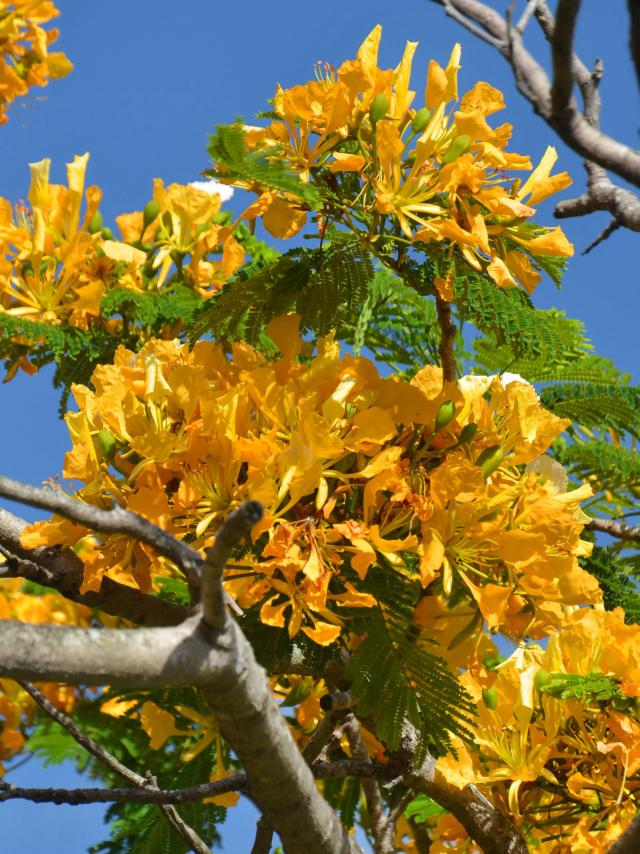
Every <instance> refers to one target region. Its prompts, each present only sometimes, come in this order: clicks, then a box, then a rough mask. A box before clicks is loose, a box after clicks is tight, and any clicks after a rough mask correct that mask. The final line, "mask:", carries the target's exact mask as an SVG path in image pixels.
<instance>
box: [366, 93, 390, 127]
mask: <svg viewBox="0 0 640 854" xmlns="http://www.w3.org/2000/svg"><path fill="white" fill-rule="evenodd" d="M387 103H388V102H387V96H386V95H385V94H384V92H378V94H377V95H376V97H375V98H374V99H373V101H372V102H371V106H370V107H369V120H370V121H371V124H372V125H373V126H374V127H375V126H376V123H377V122H379V121H380V119H383V118H384V117H385V116H386V115H387Z"/></svg>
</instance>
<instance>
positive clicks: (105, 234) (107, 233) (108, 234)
mask: <svg viewBox="0 0 640 854" xmlns="http://www.w3.org/2000/svg"><path fill="white" fill-rule="evenodd" d="M102 236H103V237H104V239H105V240H113V232H112V231H111V229H110V228H103V229H102Z"/></svg>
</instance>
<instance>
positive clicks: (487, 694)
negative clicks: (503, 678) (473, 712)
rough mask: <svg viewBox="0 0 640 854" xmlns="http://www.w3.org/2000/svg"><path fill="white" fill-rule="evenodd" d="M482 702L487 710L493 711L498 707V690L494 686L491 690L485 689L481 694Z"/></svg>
mask: <svg viewBox="0 0 640 854" xmlns="http://www.w3.org/2000/svg"><path fill="white" fill-rule="evenodd" d="M482 702H483V703H484V704H485V706H486V707H487V708H488V709H495V707H496V706H497V705H498V689H497V688H496V687H495V686H494V687H493V688H485V689H484V691H483V692H482Z"/></svg>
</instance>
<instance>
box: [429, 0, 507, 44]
mask: <svg viewBox="0 0 640 854" xmlns="http://www.w3.org/2000/svg"><path fill="white" fill-rule="evenodd" d="M436 2H442V5H443V6H444V8H445V12H446V13H447V15H449V17H450V18H453V20H454V21H457V22H458V23H459V24H462V26H463V27H464V28H465V29H467V30H469V32H470V33H473V34H474V36H477V37H478V38H479V39H482V41H484V42H487V44H490V45H491V47H496V48H498V49H500V48H502V46H503V45H502V42H501V41H500V40H499V39H497V38H495V36H492V35H491V33H488V32H487V31H486V30H483V29H482V28H481V27H478V26H476V24H474V23H473V21H470V20H469V19H468V18H465V16H464V15H463V14H462V12H460V11H459V10H458V9H456V7H455V6H454V5H453V3H451V0H436Z"/></svg>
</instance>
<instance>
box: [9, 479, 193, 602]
mask: <svg viewBox="0 0 640 854" xmlns="http://www.w3.org/2000/svg"><path fill="white" fill-rule="evenodd" d="M0 495H2V496H4V497H5V498H11V499H12V500H13V501H19V502H21V503H22V504H28V505H29V506H30V507H40V508H41V509H43V510H51V511H52V512H54V513H57V514H58V515H59V516H62V517H64V518H65V519H70V520H71V521H73V522H79V523H80V524H81V525H86V526H87V527H88V528H91V529H92V530H94V531H100V532H101V533H107V534H127V535H128V536H130V537H134V538H135V539H136V540H139V541H140V542H142V543H146V545H148V546H151V547H152V548H153V549H155V550H156V551H157V552H158V554H161V555H163V556H164V557H167V558H169V560H172V561H173V562H174V563H175V564H176V566H178V567H179V568H180V569H181V570H182V572H183V573H184V574H185V576H186V578H187V580H188V582H189V585H190V586H191V587H192V588H194V589H197V588H199V585H200V573H201V569H202V563H203V561H202V558H201V557H200V555H199V554H198V553H197V552H196V551H194V550H193V549H192V548H190V547H189V546H188V545H186V544H185V543H182V542H180V540H177V539H176V538H175V537H172V536H171V534H167V533H166V531H163V530H162V528H158V527H157V525H154V524H153V523H152V522H149V521H147V520H146V519H143V518H142V516H138V515H137V514H135V513H130V512H129V511H128V510H124V509H123V508H122V507H118V506H116V507H113V508H112V509H111V510H101V509H100V508H99V507H94V506H93V505H92V504H84V503H83V502H82V501H78V500H77V499H74V498H70V497H69V496H67V495H64V494H63V493H62V492H59V491H56V490H53V489H39V488H38V487H36V486H30V485H29V484H26V483H20V482H19V481H17V480H12V479H11V478H8V477H0Z"/></svg>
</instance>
